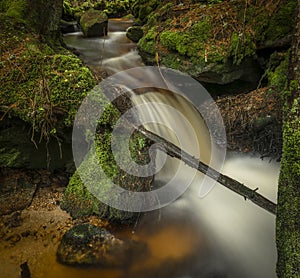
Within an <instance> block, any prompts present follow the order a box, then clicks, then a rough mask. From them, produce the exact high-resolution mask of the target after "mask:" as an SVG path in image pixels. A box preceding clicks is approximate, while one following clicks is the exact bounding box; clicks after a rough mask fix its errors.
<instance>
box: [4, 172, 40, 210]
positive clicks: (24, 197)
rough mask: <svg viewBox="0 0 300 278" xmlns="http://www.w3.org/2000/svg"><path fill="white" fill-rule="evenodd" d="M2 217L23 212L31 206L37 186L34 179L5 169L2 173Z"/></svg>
mask: <svg viewBox="0 0 300 278" xmlns="http://www.w3.org/2000/svg"><path fill="white" fill-rule="evenodd" d="M0 183H1V186H0V215H5V214H10V213H12V212H14V211H17V210H22V209H25V208H26V207H28V206H29V205H30V204H31V201H32V199H33V196H34V193H35V191H36V188H37V185H36V184H35V183H34V182H33V181H32V178H31V177H29V176H28V175H26V173H22V174H21V175H14V171H13V170H10V169H3V170H2V171H1V173H0Z"/></svg>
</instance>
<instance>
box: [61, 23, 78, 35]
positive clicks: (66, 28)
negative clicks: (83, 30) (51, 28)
mask: <svg viewBox="0 0 300 278" xmlns="http://www.w3.org/2000/svg"><path fill="white" fill-rule="evenodd" d="M60 30H61V32H62V33H63V34H66V33H74V32H78V31H79V26H78V23H77V21H64V20H61V21H60Z"/></svg>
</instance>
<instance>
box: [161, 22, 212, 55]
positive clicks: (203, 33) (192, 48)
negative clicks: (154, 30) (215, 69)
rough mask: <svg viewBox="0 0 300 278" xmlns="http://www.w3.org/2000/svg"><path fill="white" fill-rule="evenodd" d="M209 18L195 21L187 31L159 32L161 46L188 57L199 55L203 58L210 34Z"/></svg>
mask: <svg viewBox="0 0 300 278" xmlns="http://www.w3.org/2000/svg"><path fill="white" fill-rule="evenodd" d="M210 31H211V28H210V19H209V18H208V17H207V18H206V19H205V20H203V21H201V22H196V23H195V24H193V25H192V26H191V28H190V29H189V31H187V32H185V33H182V32H174V31H170V30H166V31H164V32H162V33H161V34H160V41H161V43H162V45H163V46H165V47H166V48H168V49H169V50H172V51H177V52H178V53H179V54H180V55H183V56H188V57H199V58H202V59H204V55H205V54H204V52H205V43H206V42H207V40H208V38H209V37H210V36H211V33H210Z"/></svg>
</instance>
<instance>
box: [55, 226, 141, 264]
mask: <svg viewBox="0 0 300 278" xmlns="http://www.w3.org/2000/svg"><path fill="white" fill-rule="evenodd" d="M145 248H146V247H145V246H144V245H143V244H140V243H137V242H135V241H122V240H120V239H118V238H116V237H115V236H114V235H112V234H111V233H110V232H108V231H107V230H105V229H104V228H100V227H96V226H94V225H91V224H79V225H77V226H75V227H73V228H71V229H70V230H69V231H67V232H66V233H65V235H64V236H63V238H62V241H61V242H60V244H59V246H58V250H57V259H58V261H59V262H60V263H63V264H68V265H83V266H84V265H86V266H87V265H96V266H102V267H124V266H126V265H127V264H128V263H129V262H130V260H131V259H133V257H134V254H141V251H143V253H144V254H145V253H146V252H145Z"/></svg>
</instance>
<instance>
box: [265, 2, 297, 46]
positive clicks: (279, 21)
mask: <svg viewBox="0 0 300 278" xmlns="http://www.w3.org/2000/svg"><path fill="white" fill-rule="evenodd" d="M296 5H297V2H296V1H294V0H288V1H284V2H283V3H282V4H281V5H279V7H278V11H277V12H276V13H275V14H274V15H273V16H272V17H271V19H270V21H269V23H268V27H267V29H266V31H265V40H267V41H275V40H277V39H281V38H283V37H285V36H286V35H287V34H289V33H290V32H291V31H292V29H293V26H294V22H295V9H296Z"/></svg>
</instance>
